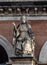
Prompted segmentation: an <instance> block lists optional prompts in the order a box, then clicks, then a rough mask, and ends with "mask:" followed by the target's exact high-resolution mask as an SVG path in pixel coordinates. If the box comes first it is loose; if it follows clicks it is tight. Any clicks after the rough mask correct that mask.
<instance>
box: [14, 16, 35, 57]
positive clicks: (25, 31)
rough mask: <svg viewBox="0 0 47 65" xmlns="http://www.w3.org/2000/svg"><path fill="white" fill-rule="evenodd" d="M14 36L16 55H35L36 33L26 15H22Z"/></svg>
mask: <svg viewBox="0 0 47 65" xmlns="http://www.w3.org/2000/svg"><path fill="white" fill-rule="evenodd" d="M15 26H16V25H14V27H15ZM14 38H15V43H14V44H15V54H16V56H18V57H26V56H34V48H35V42H34V33H33V31H32V28H31V26H30V25H29V24H28V22H27V18H26V17H25V16H22V17H21V21H20V24H19V25H18V26H17V27H15V28H14Z"/></svg>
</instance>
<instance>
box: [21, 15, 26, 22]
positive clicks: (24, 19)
mask: <svg viewBox="0 0 47 65" xmlns="http://www.w3.org/2000/svg"><path fill="white" fill-rule="evenodd" d="M21 22H22V23H26V22H27V18H26V16H25V15H23V16H21Z"/></svg>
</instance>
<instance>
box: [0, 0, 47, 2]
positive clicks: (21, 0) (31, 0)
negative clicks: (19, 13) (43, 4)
mask: <svg viewBox="0 0 47 65" xmlns="http://www.w3.org/2000/svg"><path fill="white" fill-rule="evenodd" d="M1 1H2V2H3V1H4V2H5V1H9V2H11V1H47V0H0V2H1Z"/></svg>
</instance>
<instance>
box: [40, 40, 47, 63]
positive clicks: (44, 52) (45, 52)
mask: <svg viewBox="0 0 47 65" xmlns="http://www.w3.org/2000/svg"><path fill="white" fill-rule="evenodd" d="M39 62H41V63H47V41H46V42H45V44H44V45H43V47H42V49H41V52H40V56H39Z"/></svg>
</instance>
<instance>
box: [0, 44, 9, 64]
mask: <svg viewBox="0 0 47 65" xmlns="http://www.w3.org/2000/svg"><path fill="white" fill-rule="evenodd" d="M6 62H8V55H7V52H6V51H5V49H4V48H3V47H2V46H1V45H0V64H1V63H6Z"/></svg>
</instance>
